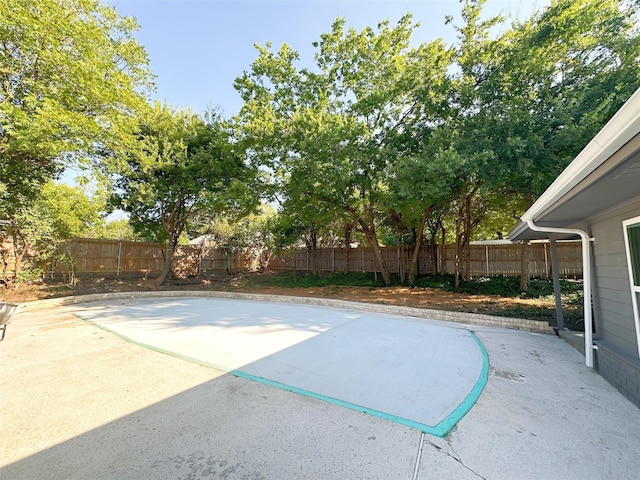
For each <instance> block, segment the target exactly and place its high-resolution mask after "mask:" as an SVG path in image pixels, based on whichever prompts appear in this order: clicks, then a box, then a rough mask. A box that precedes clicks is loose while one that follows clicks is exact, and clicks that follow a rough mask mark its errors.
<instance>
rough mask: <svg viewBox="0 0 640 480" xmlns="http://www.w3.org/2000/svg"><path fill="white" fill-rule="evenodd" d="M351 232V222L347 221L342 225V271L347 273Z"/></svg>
mask: <svg viewBox="0 0 640 480" xmlns="http://www.w3.org/2000/svg"><path fill="white" fill-rule="evenodd" d="M352 233H353V224H352V223H348V224H347V225H345V227H344V248H345V249H346V250H345V252H344V273H349V253H350V251H351V235H352Z"/></svg>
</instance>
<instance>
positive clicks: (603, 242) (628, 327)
mask: <svg viewBox="0 0 640 480" xmlns="http://www.w3.org/2000/svg"><path fill="white" fill-rule="evenodd" d="M638 215H640V197H639V198H637V199H635V200H634V201H632V202H629V203H627V204H625V205H624V206H621V207H618V208H616V209H614V210H610V211H608V212H605V213H603V214H601V215H598V216H597V217H593V218H591V219H590V221H589V223H590V230H591V236H592V237H593V238H594V241H593V252H592V260H593V306H594V322H595V325H596V338H599V339H603V340H605V341H606V342H608V343H609V344H611V345H612V346H615V347H616V348H618V349H620V351H621V352H624V353H625V354H627V355H630V356H633V357H634V358H638V345H637V342H636V332H635V323H634V318H633V307H632V305H631V288H630V287H629V272H628V268H627V258H626V254H625V248H624V232H623V229H622V222H623V220H627V219H629V218H632V217H636V216H638Z"/></svg>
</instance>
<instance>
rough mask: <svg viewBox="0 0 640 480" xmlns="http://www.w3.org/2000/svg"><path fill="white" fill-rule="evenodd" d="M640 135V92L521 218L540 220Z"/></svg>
mask: <svg viewBox="0 0 640 480" xmlns="http://www.w3.org/2000/svg"><path fill="white" fill-rule="evenodd" d="M639 132H640V88H639V89H638V90H636V91H635V93H634V94H633V95H632V96H631V98H629V100H627V102H626V103H625V104H624V105H623V106H622V107H620V110H618V111H617V112H616V114H615V115H614V116H613V117H612V118H611V120H609V121H608V122H607V124H606V125H605V126H604V127H602V130H600V131H599V132H598V134H597V135H596V136H595V137H594V138H593V139H592V140H591V141H590V142H589V143H588V144H587V146H586V147H585V148H584V149H583V150H582V151H581V152H580V153H579V154H578V156H577V157H576V158H574V159H573V161H572V162H571V163H570V164H569V166H568V167H567V168H566V169H565V170H564V171H563V172H562V173H561V174H560V175H559V176H558V178H556V180H555V181H554V182H553V183H552V184H551V185H550V186H549V188H547V189H546V190H545V191H544V193H543V194H542V195H540V198H538V200H537V201H536V202H535V203H534V204H533V205H531V207H530V208H529V209H528V210H527V211H526V212H525V213H524V214H523V215H522V217H520V218H521V219H522V221H523V222H525V223H526V222H527V221H528V220H536V219H539V215H540V214H541V213H544V212H545V211H546V210H548V209H549V208H550V207H552V206H553V205H554V204H555V203H556V202H558V201H559V200H560V199H561V198H562V197H564V196H565V195H566V194H567V193H569V192H570V191H571V189H573V188H574V187H575V186H576V185H578V184H579V183H580V182H581V181H582V180H584V179H585V178H586V177H587V176H588V175H589V174H590V173H591V172H593V171H594V170H595V169H596V168H598V167H599V166H600V165H602V164H603V163H604V162H605V161H606V160H607V159H608V158H609V157H611V156H612V155H613V154H614V153H616V152H617V151H618V150H620V148H622V147H623V146H624V145H625V144H626V143H627V142H628V141H629V140H631V139H632V138H633V137H634V136H636V135H637V134H638V133H639Z"/></svg>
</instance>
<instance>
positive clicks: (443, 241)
mask: <svg viewBox="0 0 640 480" xmlns="http://www.w3.org/2000/svg"><path fill="white" fill-rule="evenodd" d="M440 233H441V234H442V236H441V237H440V273H441V274H443V275H444V274H446V273H447V231H446V230H445V228H444V223H442V221H440Z"/></svg>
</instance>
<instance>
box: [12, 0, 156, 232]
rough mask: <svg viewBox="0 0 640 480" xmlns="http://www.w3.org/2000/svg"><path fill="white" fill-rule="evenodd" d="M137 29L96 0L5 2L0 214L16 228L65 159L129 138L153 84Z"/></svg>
mask: <svg viewBox="0 0 640 480" xmlns="http://www.w3.org/2000/svg"><path fill="white" fill-rule="evenodd" d="M136 29H137V25H136V22H135V21H134V20H133V19H132V18H125V17H120V16H118V15H117V13H116V11H115V10H114V9H113V8H112V7H109V6H106V5H104V4H102V3H101V2H98V1H97V0H69V1H60V0H5V1H4V2H3V4H2V9H0V220H3V221H8V222H9V225H10V230H11V231H12V232H14V233H15V234H16V235H18V236H20V235H21V233H20V232H23V233H24V232H26V231H32V229H33V228H34V224H33V223H32V222H31V220H32V219H31V218H30V216H29V215H28V214H26V212H29V211H30V209H33V208H38V207H37V206H36V205H35V204H34V201H35V200H36V199H37V197H38V196H39V195H40V194H41V190H42V188H43V185H45V184H46V183H47V182H48V181H50V180H52V179H53V178H55V177H56V176H57V175H58V174H59V173H60V172H61V170H62V168H63V166H64V165H65V164H67V163H69V162H72V161H83V158H84V157H86V156H89V155H93V156H95V155H99V153H100V152H101V151H102V150H103V149H104V148H105V147H109V148H111V147H113V146H114V145H116V144H124V143H126V142H127V139H128V133H129V132H130V129H131V127H132V125H133V123H132V122H133V119H134V112H135V111H136V110H137V109H138V108H139V106H140V105H141V104H142V103H143V102H144V97H143V93H144V91H145V90H146V89H147V88H148V87H150V86H151V82H150V79H151V74H150V72H149V70H148V68H147V64H148V59H147V56H146V54H145V52H144V49H143V48H142V47H141V46H140V45H139V44H138V43H137V42H136V41H135V40H134V38H133V32H134V31H135V30H136ZM33 234H34V235H36V236H38V235H41V236H42V237H43V238H44V237H45V236H46V232H45V231H42V232H40V233H39V234H38V233H37V232H33ZM28 236H31V234H29V235H28Z"/></svg>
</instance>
